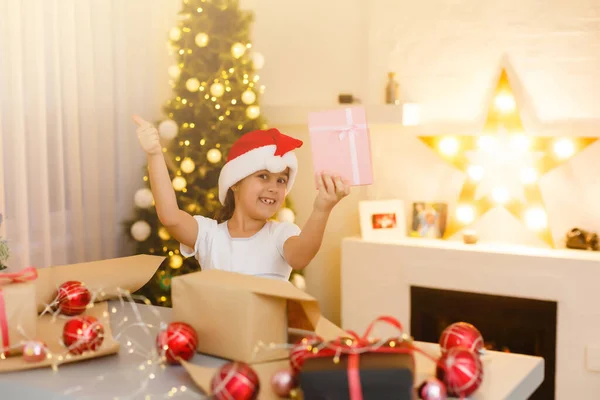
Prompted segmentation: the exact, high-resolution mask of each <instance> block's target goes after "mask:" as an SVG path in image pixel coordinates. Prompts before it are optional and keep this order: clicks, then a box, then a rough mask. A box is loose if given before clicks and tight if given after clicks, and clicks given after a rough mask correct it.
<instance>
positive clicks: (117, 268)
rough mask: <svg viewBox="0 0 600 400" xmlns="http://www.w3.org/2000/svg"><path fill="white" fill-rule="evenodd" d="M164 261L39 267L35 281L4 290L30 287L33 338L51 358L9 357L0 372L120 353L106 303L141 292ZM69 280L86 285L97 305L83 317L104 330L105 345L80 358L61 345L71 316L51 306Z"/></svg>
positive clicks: (139, 257) (147, 257)
mask: <svg viewBox="0 0 600 400" xmlns="http://www.w3.org/2000/svg"><path fill="white" fill-rule="evenodd" d="M164 259H165V258H164V257H160V256H150V255H136V256H131V257H121V258H114V259H108V260H101V261H93V262H86V263H80V264H71V265H63V266H56V267H49V268H40V269H38V270H37V275H38V277H37V279H36V280H35V281H31V282H29V283H26V284H23V283H19V284H11V285H9V286H8V287H4V288H3V289H5V290H8V289H12V288H13V287H17V286H20V285H31V286H30V290H29V300H28V301H30V305H29V306H28V307H30V308H31V309H32V310H33V315H34V316H35V317H36V331H37V332H36V334H35V335H32V336H31V338H35V339H37V340H40V341H42V342H45V343H46V345H47V346H48V349H49V351H50V352H51V353H52V357H51V358H48V359H46V360H43V361H40V362H35V363H30V362H26V361H25V360H23V357H20V356H13V357H8V358H7V359H5V360H2V362H0V372H10V371H19V370H25V369H34V368H42V367H49V366H53V365H58V364H62V363H71V362H77V361H81V360H86V359H90V358H97V357H101V356H106V355H110V354H116V353H118V352H119V343H118V342H117V341H116V340H115V339H114V338H113V336H112V330H111V326H110V313H109V312H108V305H107V303H106V301H105V300H109V299H114V298H119V297H121V296H123V297H126V294H127V293H133V292H135V291H137V290H138V289H140V288H141V287H142V286H143V285H144V284H145V283H146V282H148V281H149V280H150V278H151V277H152V276H153V275H154V273H155V272H156V270H157V269H158V267H159V266H160V264H161V263H162V262H163V261H164ZM69 280H78V281H81V282H84V283H85V284H86V286H87V287H88V289H89V290H90V292H91V293H92V298H93V300H94V303H95V304H94V306H93V307H91V308H88V309H87V310H86V311H85V312H84V313H83V315H91V316H93V317H96V318H97V319H98V321H99V322H100V323H101V324H102V326H103V327H104V340H103V343H102V345H101V346H100V347H99V348H98V349H97V350H96V351H94V352H86V353H84V354H81V355H72V354H69V353H68V350H67V348H66V347H64V346H63V345H62V344H61V342H62V333H63V327H64V324H65V322H66V321H68V320H69V319H70V318H71V317H67V316H64V315H60V314H58V315H55V313H54V312H52V311H51V310H50V307H48V306H50V305H52V304H53V303H55V299H56V295H57V289H58V287H59V286H60V285H61V284H62V283H64V282H66V281H69ZM23 301H24V302H25V301H26V300H23ZM36 308H37V312H43V311H45V312H43V313H42V314H43V315H40V316H38V314H37V312H36Z"/></svg>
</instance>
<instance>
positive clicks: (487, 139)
mask: <svg viewBox="0 0 600 400" xmlns="http://www.w3.org/2000/svg"><path fill="white" fill-rule="evenodd" d="M495 144H496V140H495V139H494V137H493V136H490V135H483V136H480V137H479V138H478V139H477V147H479V149H480V150H484V151H489V150H492V149H493V148H494V145H495Z"/></svg>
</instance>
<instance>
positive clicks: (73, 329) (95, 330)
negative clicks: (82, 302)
mask: <svg viewBox="0 0 600 400" xmlns="http://www.w3.org/2000/svg"><path fill="white" fill-rule="evenodd" d="M103 341H104V327H103V326H102V324H100V322H98V320H97V319H96V318H94V317H91V316H81V317H75V318H73V319H71V320H69V321H67V323H65V326H64V327H63V343H64V344H65V346H67V348H68V349H69V352H70V353H72V354H81V353H83V352H84V351H94V350H96V349H97V348H98V347H100V346H101V345H102V342H103Z"/></svg>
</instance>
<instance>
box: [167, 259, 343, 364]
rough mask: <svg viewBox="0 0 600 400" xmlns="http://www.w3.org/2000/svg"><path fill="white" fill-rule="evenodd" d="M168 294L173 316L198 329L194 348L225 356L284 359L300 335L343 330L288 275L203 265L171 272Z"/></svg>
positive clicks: (335, 333)
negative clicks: (273, 276)
mask: <svg viewBox="0 0 600 400" xmlns="http://www.w3.org/2000/svg"><path fill="white" fill-rule="evenodd" d="M172 300H173V320H175V321H182V322H186V323H188V324H190V325H191V326H193V327H194V329H196V331H197V332H198V336H199V338H200V340H199V341H198V351H199V352H201V353H205V354H210V355H213V356H216V357H220V358H225V359H229V360H237V361H244V362H246V363H253V364H254V363H258V362H266V361H275V360H281V359H287V358H288V356H289V349H288V348H287V347H288V346H287V345H288V344H290V343H292V342H294V341H296V340H298V339H299V338H300V337H301V336H302V337H303V336H307V335H309V334H310V333H311V332H312V333H314V334H316V335H319V336H320V337H322V338H323V339H324V340H332V339H335V338H337V337H339V336H344V335H346V333H345V332H344V331H343V330H342V329H341V328H339V327H337V326H336V325H334V324H333V323H331V322H330V321H328V320H327V319H326V318H324V317H323V316H322V315H321V311H320V309H319V303H318V301H317V300H316V299H315V298H314V297H312V296H310V295H309V294H307V293H305V292H303V291H302V290H300V289H298V288H296V287H295V286H294V285H292V284H291V283H290V282H287V281H282V280H276V279H267V278H262V277H256V276H251V275H245V274H239V273H234V272H228V271H222V270H207V271H201V272H195V273H191V274H187V275H183V276H178V277H176V278H173V281H172ZM290 332H292V334H290ZM294 332H296V333H298V336H296V337H294V335H293V333H294Z"/></svg>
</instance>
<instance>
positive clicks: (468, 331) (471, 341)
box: [440, 322, 483, 353]
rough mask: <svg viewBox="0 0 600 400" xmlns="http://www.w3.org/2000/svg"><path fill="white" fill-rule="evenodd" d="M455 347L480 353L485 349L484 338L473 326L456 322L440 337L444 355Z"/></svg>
mask: <svg viewBox="0 0 600 400" xmlns="http://www.w3.org/2000/svg"><path fill="white" fill-rule="evenodd" d="M453 347H466V348H467V349H469V350H472V351H474V352H476V353H479V352H481V350H482V349H483V337H482V336H481V333H480V332H479V331H478V330H477V328H475V327H474V326H473V325H471V324H469V323H467V322H456V323H454V324H452V325H450V326H448V327H447V328H446V329H444V331H443V332H442V335H441V336H440V349H441V350H442V353H444V352H446V351H448V350H450V349H451V348H453Z"/></svg>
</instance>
